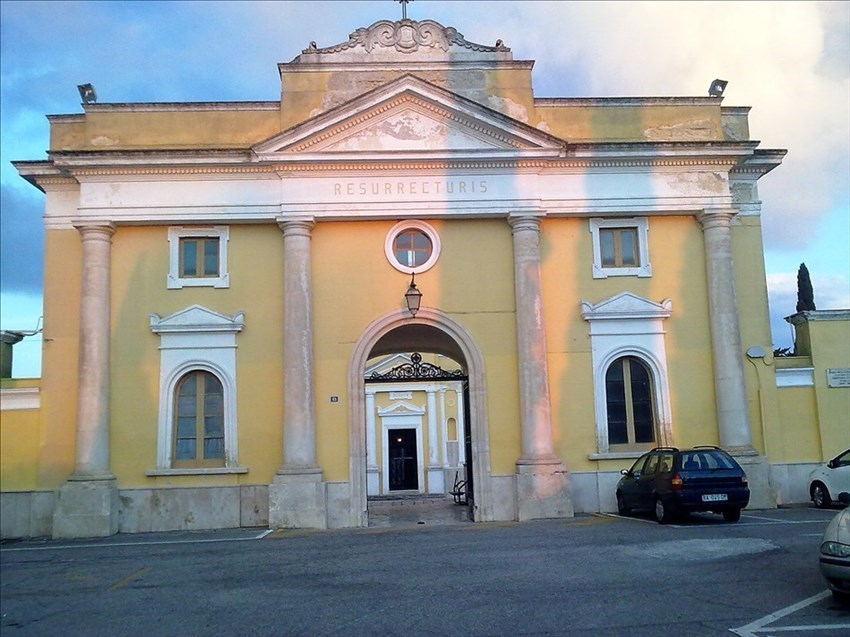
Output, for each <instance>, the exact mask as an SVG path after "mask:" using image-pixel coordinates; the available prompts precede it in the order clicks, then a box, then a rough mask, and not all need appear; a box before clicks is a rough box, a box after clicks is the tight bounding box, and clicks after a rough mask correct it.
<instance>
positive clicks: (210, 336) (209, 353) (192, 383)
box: [146, 305, 248, 476]
mask: <svg viewBox="0 0 850 637" xmlns="http://www.w3.org/2000/svg"><path fill="white" fill-rule="evenodd" d="M243 327H244V315H243V314H242V312H237V313H236V314H234V315H233V316H225V315H223V314H219V313H218V312H214V311H212V310H209V309H207V308H204V307H201V306H200V305H192V306H190V307H187V308H186V309H184V310H180V311H179V312H175V313H174V314H171V315H170V316H167V317H165V318H160V317H159V316H158V315H156V314H152V315H151V331H152V332H153V333H155V334H158V335H159V337H160V345H159V351H160V368H159V369H160V382H159V387H160V389H159V401H160V404H159V417H158V426H157V457H156V469H155V470H150V471H147V472H146V474H147V475H151V476H156V475H174V474H192V473H245V472H247V471H248V470H247V469H246V468H244V467H240V466H239V464H238V454H237V421H236V414H237V411H236V335H237V334H238V333H239V332H240V331H241V330H242V328H243Z"/></svg>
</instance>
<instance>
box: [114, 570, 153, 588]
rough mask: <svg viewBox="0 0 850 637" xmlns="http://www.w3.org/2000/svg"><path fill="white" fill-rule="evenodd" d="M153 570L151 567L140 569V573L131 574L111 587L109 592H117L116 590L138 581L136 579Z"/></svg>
mask: <svg viewBox="0 0 850 637" xmlns="http://www.w3.org/2000/svg"><path fill="white" fill-rule="evenodd" d="M151 568H153V567H151V566H145V567H144V568H140V569H139V570H138V571H136V572H135V573H130V574H129V575H128V576H127V577H125V578H124V579H121V580H118V581H117V582H115V583H114V584H113V585H112V586H110V587H109V590H111V591H116V590H118V589H119V588H122V587H123V586H125V585H126V584H128V583H129V582H132V581H133V580H134V579H136V578H138V577H141V576H142V575H144V574H145V573H147V572H148V571H149V570H151Z"/></svg>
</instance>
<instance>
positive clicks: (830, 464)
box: [826, 460, 835, 469]
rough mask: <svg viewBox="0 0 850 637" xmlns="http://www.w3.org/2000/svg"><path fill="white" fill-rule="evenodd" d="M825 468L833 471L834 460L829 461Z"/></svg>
mask: <svg viewBox="0 0 850 637" xmlns="http://www.w3.org/2000/svg"><path fill="white" fill-rule="evenodd" d="M826 466H827V467H829V468H830V469H835V460H830V461H829V462H827V463H826Z"/></svg>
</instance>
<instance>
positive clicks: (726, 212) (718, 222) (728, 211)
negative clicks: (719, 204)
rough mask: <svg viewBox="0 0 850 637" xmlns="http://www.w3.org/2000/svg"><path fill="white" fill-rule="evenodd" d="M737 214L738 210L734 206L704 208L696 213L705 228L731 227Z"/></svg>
mask: <svg viewBox="0 0 850 637" xmlns="http://www.w3.org/2000/svg"><path fill="white" fill-rule="evenodd" d="M737 214H738V211H737V210H735V209H734V208H704V209H703V210H700V211H699V212H698V213H697V214H696V218H697V221H699V222H700V224H701V225H702V227H703V230H706V229H708V228H721V227H729V224H730V223H731V222H732V219H733V218H734V217H735V216H736V215H737Z"/></svg>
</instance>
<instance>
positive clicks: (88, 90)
mask: <svg viewBox="0 0 850 637" xmlns="http://www.w3.org/2000/svg"><path fill="white" fill-rule="evenodd" d="M77 90H78V91H79V92H80V98H81V99H82V100H83V104H94V103H95V102H96V101H97V93H95V91H94V86H92V85H91V84H78V85H77Z"/></svg>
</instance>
